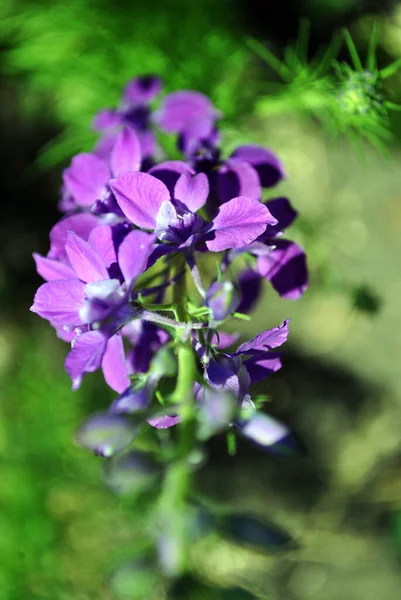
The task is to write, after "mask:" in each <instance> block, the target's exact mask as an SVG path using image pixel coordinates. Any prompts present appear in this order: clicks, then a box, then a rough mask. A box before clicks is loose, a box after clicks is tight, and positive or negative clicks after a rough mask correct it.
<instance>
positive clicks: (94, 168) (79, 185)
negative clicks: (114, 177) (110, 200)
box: [63, 153, 110, 206]
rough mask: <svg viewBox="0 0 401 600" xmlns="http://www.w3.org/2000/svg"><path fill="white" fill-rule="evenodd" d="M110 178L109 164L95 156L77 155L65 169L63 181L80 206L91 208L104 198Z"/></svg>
mask: <svg viewBox="0 0 401 600" xmlns="http://www.w3.org/2000/svg"><path fill="white" fill-rule="evenodd" d="M109 177H110V171H109V167H108V166H107V163H106V162H105V161H103V160H102V159H100V158H98V157H97V156H95V155H94V154H85V153H83V154H77V156H74V158H73V159H72V162H71V166H70V167H68V169H65V171H64V173H63V181H64V185H65V186H66V188H67V190H68V191H69V192H70V193H71V194H72V196H73V197H74V200H75V202H76V203H77V204H79V206H91V205H92V204H93V203H94V202H95V201H96V200H99V199H100V198H102V196H103V194H104V192H105V189H106V188H105V185H106V183H107V180H108V179H109Z"/></svg>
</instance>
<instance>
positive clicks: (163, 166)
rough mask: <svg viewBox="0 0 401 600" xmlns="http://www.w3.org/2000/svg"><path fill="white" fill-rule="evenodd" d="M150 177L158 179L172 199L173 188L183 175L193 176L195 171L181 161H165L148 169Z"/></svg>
mask: <svg viewBox="0 0 401 600" xmlns="http://www.w3.org/2000/svg"><path fill="white" fill-rule="evenodd" d="M149 173H150V175H153V176H154V177H157V179H160V181H162V182H163V183H164V184H165V186H166V187H167V188H168V191H169V192H170V196H171V197H172V198H173V197H174V186H175V184H176V183H177V181H178V179H179V178H180V175H182V174H183V173H190V174H192V175H194V174H195V171H194V170H193V169H192V168H191V167H190V166H189V165H188V164H187V163H186V162H184V161H182V160H167V161H165V162H162V163H159V164H158V165H155V166H154V167H152V168H151V169H149Z"/></svg>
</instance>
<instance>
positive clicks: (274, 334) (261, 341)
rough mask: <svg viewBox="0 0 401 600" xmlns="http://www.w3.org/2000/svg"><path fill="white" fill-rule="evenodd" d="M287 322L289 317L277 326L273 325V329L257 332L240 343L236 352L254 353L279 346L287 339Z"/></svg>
mask: <svg viewBox="0 0 401 600" xmlns="http://www.w3.org/2000/svg"><path fill="white" fill-rule="evenodd" d="M288 323H289V319H286V320H285V321H283V322H282V323H281V325H279V326H278V327H274V328H273V329H268V330H267V331H263V332H262V333H259V334H258V335H257V336H256V337H254V338H252V339H251V340H250V341H249V342H245V343H244V344H241V346H240V347H239V348H238V350H237V352H236V354H254V353H255V352H266V351H267V350H271V349H272V348H277V346H281V345H282V344H284V342H286V341H287V337H288Z"/></svg>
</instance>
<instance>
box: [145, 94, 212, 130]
mask: <svg viewBox="0 0 401 600" xmlns="http://www.w3.org/2000/svg"><path fill="white" fill-rule="evenodd" d="M206 116H210V117H214V118H216V119H217V118H218V117H219V116H220V111H218V110H217V109H216V108H215V107H214V106H213V104H212V102H211V100H210V99H209V98H208V97H207V96H205V95H204V94H201V93H200V92H193V91H191V90H181V91H179V92H173V93H172V94H168V95H167V96H166V97H165V98H164V100H163V103H162V106H161V108H160V109H159V110H158V111H157V112H156V113H155V115H154V117H155V121H156V122H157V123H158V124H159V126H160V127H161V128H162V129H164V130H165V131H167V132H169V133H180V132H183V131H184V130H185V127H186V126H187V125H188V124H189V123H191V121H196V120H198V119H202V118H204V117H206Z"/></svg>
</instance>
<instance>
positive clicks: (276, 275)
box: [257, 239, 308, 300]
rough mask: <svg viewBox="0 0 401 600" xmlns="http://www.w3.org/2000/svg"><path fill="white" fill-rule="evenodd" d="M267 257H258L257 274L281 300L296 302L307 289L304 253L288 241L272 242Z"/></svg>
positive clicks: (296, 245)
mask: <svg viewBox="0 0 401 600" xmlns="http://www.w3.org/2000/svg"><path fill="white" fill-rule="evenodd" d="M274 244H275V248H274V249H273V250H272V251H271V252H270V254H269V255H268V256H260V257H259V258H258V262H257V268H258V272H259V273H260V275H261V276H262V277H264V278H265V279H268V280H269V281H270V282H271V284H272V286H273V287H274V289H275V290H276V292H278V294H280V296H281V297H282V298H287V299H289V300H296V299H297V298H299V297H300V296H302V294H303V293H304V292H305V290H306V288H307V287H308V268H307V264H306V256H305V253H304V251H303V250H302V248H301V247H300V246H298V244H295V243H294V242H290V241H288V240H282V239H279V240H274Z"/></svg>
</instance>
